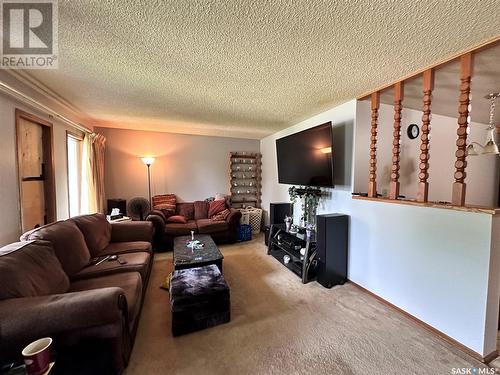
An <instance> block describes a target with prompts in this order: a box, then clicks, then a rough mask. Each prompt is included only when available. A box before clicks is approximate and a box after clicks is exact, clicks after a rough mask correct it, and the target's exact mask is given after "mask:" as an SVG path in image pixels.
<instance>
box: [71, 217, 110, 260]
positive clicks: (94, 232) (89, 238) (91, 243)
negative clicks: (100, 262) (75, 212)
mask: <svg viewBox="0 0 500 375" xmlns="http://www.w3.org/2000/svg"><path fill="white" fill-rule="evenodd" d="M70 220H72V221H74V222H75V223H76V225H77V226H78V228H79V229H80V230H81V231H82V233H83V236H84V237H85V242H86V243H87V247H88V248H89V251H90V254H91V255H92V256H93V257H96V256H99V253H100V252H101V250H103V249H104V248H105V247H106V246H108V244H109V241H110V240H111V224H110V223H109V222H108V221H107V220H106V216H104V215H103V214H93V215H82V216H76V217H73V218H71V219H70Z"/></svg>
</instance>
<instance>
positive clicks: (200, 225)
mask: <svg viewBox="0 0 500 375" xmlns="http://www.w3.org/2000/svg"><path fill="white" fill-rule="evenodd" d="M175 206H176V209H175V215H182V216H184V217H185V218H186V219H187V223H186V224H181V223H169V222H167V215H165V214H164V212H163V211H161V210H153V211H151V213H150V214H149V215H148V217H147V218H146V220H148V221H151V222H152V223H153V225H154V227H155V235H154V241H153V244H154V247H155V249H156V250H157V251H165V250H171V249H172V245H173V239H174V237H177V236H185V235H189V234H191V231H192V230H194V232H195V233H200V234H209V235H210V236H211V237H212V238H213V240H214V241H215V242H216V243H218V244H221V243H234V242H236V240H237V238H238V224H239V222H240V218H241V212H240V211H238V210H236V209H234V208H231V209H230V213H229V215H228V216H227V218H226V219H225V220H213V219H210V218H209V217H208V209H209V202H206V201H196V202H183V203H177V204H176V205H175Z"/></svg>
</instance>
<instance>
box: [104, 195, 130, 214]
mask: <svg viewBox="0 0 500 375" xmlns="http://www.w3.org/2000/svg"><path fill="white" fill-rule="evenodd" d="M113 208H119V209H120V213H121V214H122V215H125V216H127V201H126V200H125V199H108V215H111V210H112V209H113Z"/></svg>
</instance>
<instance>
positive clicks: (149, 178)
mask: <svg viewBox="0 0 500 375" xmlns="http://www.w3.org/2000/svg"><path fill="white" fill-rule="evenodd" d="M146 165H147V166H148V191H149V210H151V209H152V208H153V204H152V203H151V172H150V169H149V168H150V167H151V164H146Z"/></svg>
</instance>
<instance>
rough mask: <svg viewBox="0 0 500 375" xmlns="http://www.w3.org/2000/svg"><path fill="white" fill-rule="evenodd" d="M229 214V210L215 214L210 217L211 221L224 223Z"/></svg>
mask: <svg viewBox="0 0 500 375" xmlns="http://www.w3.org/2000/svg"><path fill="white" fill-rule="evenodd" d="M230 213H231V210H230V209H229V208H226V209H225V210H223V211H221V212H219V213H217V214H215V215H214V216H212V220H215V221H225V220H226V219H227V217H228V216H229V214H230Z"/></svg>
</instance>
